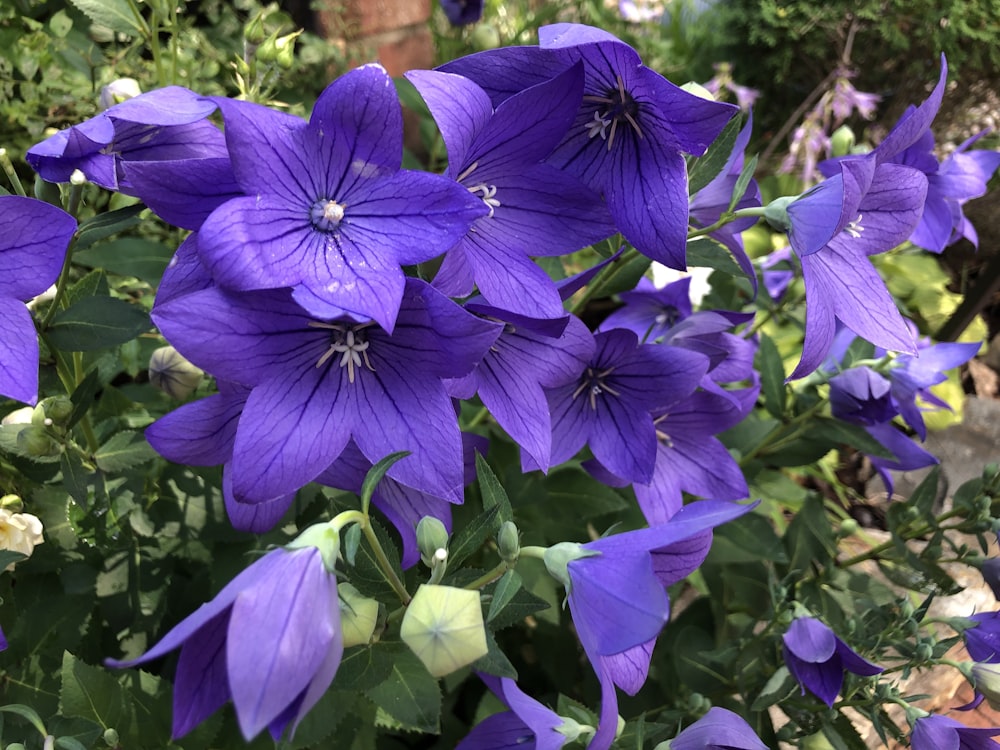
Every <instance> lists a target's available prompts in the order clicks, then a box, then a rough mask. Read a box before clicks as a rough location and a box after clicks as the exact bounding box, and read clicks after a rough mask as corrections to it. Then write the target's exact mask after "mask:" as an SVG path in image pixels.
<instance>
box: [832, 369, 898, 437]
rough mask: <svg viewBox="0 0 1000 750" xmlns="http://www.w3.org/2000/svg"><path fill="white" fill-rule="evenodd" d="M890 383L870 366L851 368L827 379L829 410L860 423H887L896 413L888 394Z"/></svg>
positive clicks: (854, 422) (853, 422)
mask: <svg viewBox="0 0 1000 750" xmlns="http://www.w3.org/2000/svg"><path fill="white" fill-rule="evenodd" d="M891 388H892V384H891V383H890V382H889V381H888V380H886V379H885V378H884V377H882V376H881V375H879V374H878V373H877V372H875V371H874V370H872V369H871V368H870V367H852V368H851V369H850V370H845V371H844V372H842V373H840V374H839V375H835V376H834V377H832V378H830V411H831V412H832V414H833V416H835V417H836V418H837V419H842V420H844V421H845V422H851V423H852V424H860V425H872V424H881V423H882V422H888V421H889V420H891V419H892V418H893V417H895V416H896V414H898V411H897V409H896V407H895V405H894V404H893V402H892V396H891V395H890V394H889V391H890V389H891Z"/></svg>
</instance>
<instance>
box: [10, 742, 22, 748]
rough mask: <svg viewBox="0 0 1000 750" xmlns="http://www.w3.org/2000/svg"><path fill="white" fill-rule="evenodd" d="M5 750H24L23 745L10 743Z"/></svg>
mask: <svg viewBox="0 0 1000 750" xmlns="http://www.w3.org/2000/svg"><path fill="white" fill-rule="evenodd" d="M6 750H24V745H22V744H21V743H20V742H11V743H10V744H9V745H7V748H6Z"/></svg>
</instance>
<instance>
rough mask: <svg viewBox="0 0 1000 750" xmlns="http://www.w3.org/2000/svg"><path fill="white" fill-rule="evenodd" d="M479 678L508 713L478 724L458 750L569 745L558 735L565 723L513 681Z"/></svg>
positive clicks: (546, 749) (547, 749)
mask: <svg viewBox="0 0 1000 750" xmlns="http://www.w3.org/2000/svg"><path fill="white" fill-rule="evenodd" d="M479 678H480V679H481V680H482V681H483V682H485V683H486V685H487V686H488V687H489V689H490V690H491V691H493V694H494V695H496V697H497V698H499V699H500V700H501V701H503V703H504V705H505V706H507V708H508V709H509V710H508V711H502V712H500V713H497V714H493V715H492V716H488V717H486V718H485V719H483V720H482V721H481V722H479V723H478V724H476V726H474V727H473V728H472V731H470V732H469V734H467V735H466V737H465V739H463V740H462V741H461V742H459V743H458V745H457V747H456V749H455V750H559V748H561V747H562V746H563V745H565V744H566V743H567V742H569V741H570V739H571V738H570V737H569V736H567V735H566V734H564V733H562V732H560V731H559V728H560V727H562V726H563V725H564V724H565V723H566V722H565V720H564V719H563V718H562V717H561V716H560V715H559V714H557V713H556V712H555V711H553V710H551V709H549V708H546V707H545V706H543V705H542V704H541V703H539V702H538V701H536V700H535V699H534V698H532V697H531V696H529V695H527V694H526V693H525V692H524V691H522V690H521V688H519V687H518V686H517V683H516V682H514V680H512V679H510V678H509V677H494V676H493V675H488V674H482V673H481V674H480V675H479Z"/></svg>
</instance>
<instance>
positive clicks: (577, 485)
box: [544, 467, 628, 520]
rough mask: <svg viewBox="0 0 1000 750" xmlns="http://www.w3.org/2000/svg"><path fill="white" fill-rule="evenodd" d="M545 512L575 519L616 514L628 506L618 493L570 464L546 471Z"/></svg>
mask: <svg viewBox="0 0 1000 750" xmlns="http://www.w3.org/2000/svg"><path fill="white" fill-rule="evenodd" d="M544 483H545V492H546V499H545V501H544V505H545V512H546V514H548V515H555V516H557V517H558V516H560V515H565V516H571V517H573V518H575V519H577V520H579V519H591V518H597V517H598V516H604V515H607V514H609V513H617V512H618V511H621V510H624V509H625V508H627V507H628V503H627V502H626V501H625V498H623V497H622V496H621V495H619V494H618V493H617V492H615V491H614V490H613V489H611V488H610V487H607V486H606V485H603V484H601V483H599V482H595V481H594V480H593V478H592V477H591V476H590V475H589V474H587V472H585V471H584V470H583V469H579V468H576V467H571V468H567V469H559V470H558V471H554V472H552V473H551V474H549V475H548V476H547V477H546V478H545V480H544Z"/></svg>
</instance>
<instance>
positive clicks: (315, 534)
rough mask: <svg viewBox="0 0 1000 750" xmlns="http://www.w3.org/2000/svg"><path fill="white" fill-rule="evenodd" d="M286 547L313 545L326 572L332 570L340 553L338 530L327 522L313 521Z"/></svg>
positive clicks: (297, 547) (295, 547) (299, 547)
mask: <svg viewBox="0 0 1000 750" xmlns="http://www.w3.org/2000/svg"><path fill="white" fill-rule="evenodd" d="M285 547H287V548H288V549H301V548H302V547H315V548H316V549H318V550H319V552H320V555H321V556H322V557H323V565H324V567H326V570H327V572H328V573H331V574H332V573H333V572H334V566H335V565H336V563H337V556H338V555H339V554H340V532H338V531H337V529H335V528H333V527H332V526H331V525H330V524H328V523H315V524H313V525H312V526H310V527H308V528H307V529H306V530H305V531H303V532H302V533H301V534H299V535H298V536H297V537H295V539H293V540H292V541H291V542H289V543H288V544H286V545H285Z"/></svg>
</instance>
